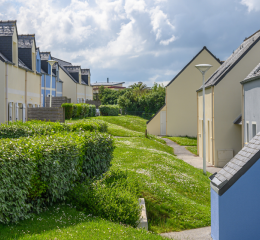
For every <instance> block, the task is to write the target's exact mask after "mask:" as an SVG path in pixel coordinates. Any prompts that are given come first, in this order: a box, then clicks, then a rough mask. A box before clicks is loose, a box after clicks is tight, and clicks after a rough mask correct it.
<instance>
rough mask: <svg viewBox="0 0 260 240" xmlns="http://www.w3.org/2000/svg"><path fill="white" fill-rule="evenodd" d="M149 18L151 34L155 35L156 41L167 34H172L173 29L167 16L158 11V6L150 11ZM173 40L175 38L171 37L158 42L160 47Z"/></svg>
mask: <svg viewBox="0 0 260 240" xmlns="http://www.w3.org/2000/svg"><path fill="white" fill-rule="evenodd" d="M150 16H151V24H152V27H153V32H154V33H155V35H156V40H160V39H162V38H165V36H167V37H168V35H169V33H172V32H173V30H174V29H175V27H174V26H173V25H172V24H171V22H170V20H169V19H168V16H167V15H166V14H165V13H164V12H163V11H162V10H161V9H160V7H159V6H156V7H155V8H153V9H151V11H150ZM174 40H175V36H174V35H172V36H171V38H170V39H169V38H167V39H164V40H161V41H160V44H162V45H168V44H169V43H170V42H172V41H174Z"/></svg>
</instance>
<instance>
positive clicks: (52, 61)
mask: <svg viewBox="0 0 260 240" xmlns="http://www.w3.org/2000/svg"><path fill="white" fill-rule="evenodd" d="M47 62H48V63H49V64H50V65H51V87H50V89H51V92H50V93H51V94H50V107H51V98H52V66H53V64H54V63H56V61H54V60H48V61H47Z"/></svg>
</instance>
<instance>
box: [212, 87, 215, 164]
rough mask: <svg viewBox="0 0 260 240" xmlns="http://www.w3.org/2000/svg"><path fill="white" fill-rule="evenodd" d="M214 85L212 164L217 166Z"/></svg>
mask: <svg viewBox="0 0 260 240" xmlns="http://www.w3.org/2000/svg"><path fill="white" fill-rule="evenodd" d="M214 99H215V98H214V86H213V87H212V101H211V102H212V106H211V109H212V165H213V166H216V164H215V163H216V162H215V157H216V156H215V152H216V150H215V114H214V113H215V108H214V106H215V104H214Z"/></svg>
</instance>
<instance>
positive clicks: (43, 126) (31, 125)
mask: <svg viewBox="0 0 260 240" xmlns="http://www.w3.org/2000/svg"><path fill="white" fill-rule="evenodd" d="M80 131H91V132H93V131H99V132H107V124H106V123H105V122H103V121H98V120H96V121H89V120H84V121H80V122H76V123H73V124H64V123H59V122H55V123H54V122H43V121H28V122H26V123H23V122H21V121H17V122H13V123H12V122H9V124H8V125H7V124H1V125H0V138H19V137H28V136H34V135H53V134H55V133H59V132H80Z"/></svg>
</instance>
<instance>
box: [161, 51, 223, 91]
mask: <svg viewBox="0 0 260 240" xmlns="http://www.w3.org/2000/svg"><path fill="white" fill-rule="evenodd" d="M203 50H206V51H208V53H209V54H210V55H211V56H212V57H213V58H214V59H215V60H216V61H217V62H218V63H219V64H220V65H222V64H223V62H221V61H220V60H219V58H217V57H216V56H215V55H214V54H213V53H212V52H211V51H209V50H208V48H207V47H206V46H204V47H203V48H202V49H201V50H200V51H199V52H198V53H197V54H196V56H195V57H193V58H192V59H191V60H190V61H189V63H188V64H187V65H186V66H185V67H184V68H183V69H182V70H181V71H180V72H179V73H178V74H177V75H176V76H175V77H174V78H173V79H172V80H171V81H170V82H169V83H168V84H167V85H166V86H165V87H168V86H169V85H170V84H171V83H172V82H173V81H174V80H175V79H176V78H177V77H179V76H180V75H181V73H182V72H183V71H184V70H185V69H186V68H187V67H188V66H189V65H190V64H191V63H192V62H193V61H194V60H195V59H196V58H197V57H198V56H199V55H200V54H201V53H202V52H203Z"/></svg>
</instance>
